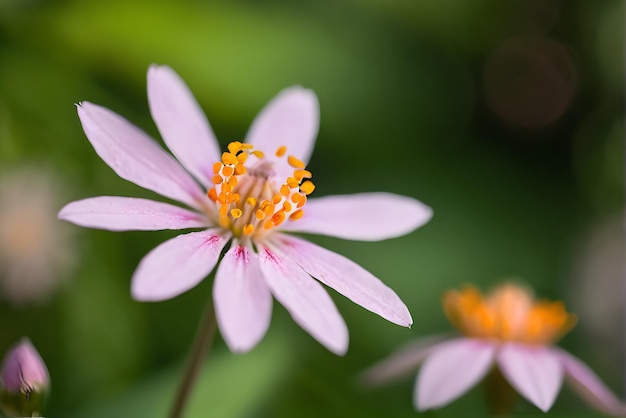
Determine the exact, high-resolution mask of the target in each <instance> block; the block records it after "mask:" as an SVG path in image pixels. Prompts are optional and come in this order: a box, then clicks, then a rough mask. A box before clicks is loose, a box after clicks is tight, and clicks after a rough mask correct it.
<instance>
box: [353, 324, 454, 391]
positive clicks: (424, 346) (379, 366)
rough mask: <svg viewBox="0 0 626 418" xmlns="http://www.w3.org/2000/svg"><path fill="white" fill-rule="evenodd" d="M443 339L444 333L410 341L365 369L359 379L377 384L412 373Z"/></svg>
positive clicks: (372, 384) (366, 382) (365, 382)
mask: <svg viewBox="0 0 626 418" xmlns="http://www.w3.org/2000/svg"><path fill="white" fill-rule="evenodd" d="M443 339H445V336H444V335H435V336H430V337H425V338H420V339H419V340H417V341H412V342H411V343H409V344H407V345H406V346H404V347H402V348H401V349H400V350H398V351H397V352H396V353H393V354H392V355H390V356H389V357H387V358H385V359H383V360H381V361H379V362H378V363H376V364H374V365H373V366H372V367H370V368H369V369H367V370H366V371H365V372H363V374H361V376H360V380H361V381H362V382H363V383H364V384H366V385H368V386H379V385H383V384H386V383H389V382H391V381H394V380H396V379H400V378H402V377H405V376H408V375H410V374H413V373H415V370H416V369H417V366H418V365H419V364H420V363H421V362H422V361H424V359H426V357H427V356H428V355H429V354H430V353H432V351H433V348H434V347H436V345H437V344H438V343H440V342H441V341H442V340H443Z"/></svg>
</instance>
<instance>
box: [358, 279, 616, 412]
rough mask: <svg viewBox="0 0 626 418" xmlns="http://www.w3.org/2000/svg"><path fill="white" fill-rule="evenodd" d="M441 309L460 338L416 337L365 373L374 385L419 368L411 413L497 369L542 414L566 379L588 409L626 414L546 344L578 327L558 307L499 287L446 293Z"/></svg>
mask: <svg viewBox="0 0 626 418" xmlns="http://www.w3.org/2000/svg"><path fill="white" fill-rule="evenodd" d="M443 306H444V311H445V313H446V315H447V317H448V319H449V320H450V322H452V324H453V325H455V326H456V328H457V329H458V330H459V331H460V332H461V333H462V334H463V337H456V338H445V337H430V338H427V339H424V340H418V341H417V342H416V343H414V344H413V345H411V346H409V347H407V348H405V349H404V350H402V351H400V352H399V353H397V354H395V355H392V356H391V357H389V358H388V359H386V360H383V361H382V362H381V363H379V364H377V365H375V366H374V367H372V368H371V369H370V370H368V371H367V372H366V373H365V375H364V377H365V379H366V381H369V382H370V383H374V384H380V383H383V382H385V381H388V380H391V379H394V378H396V377H398V376H400V375H402V374H404V373H405V372H406V371H407V370H412V369H414V368H415V367H417V366H418V365H419V364H420V363H424V364H423V365H422V367H421V371H420V372H419V374H418V376H417V383H416V385H415V392H414V398H413V400H414V403H415V407H416V408H417V410H419V411H424V410H427V409H433V408H439V407H442V406H444V405H446V404H448V403H450V402H452V401H453V400H455V399H456V398H458V397H460V396H461V395H463V394H464V393H465V392H466V391H468V390H469V389H470V388H471V387H472V386H474V385H475V384H477V383H478V382H479V381H481V380H482V379H483V378H484V377H485V376H486V374H487V372H488V371H490V370H492V371H493V370H498V371H499V372H500V373H502V375H503V376H504V378H505V379H506V380H507V381H508V382H509V383H510V385H511V386H512V387H513V388H514V389H515V390H516V391H517V392H519V393H520V394H521V395H522V396H523V397H524V398H526V399H527V400H528V401H530V402H531V403H533V404H534V405H536V406H537V407H538V408H539V409H541V410H542V411H544V412H545V411H547V410H549V409H550V407H551V406H552V404H553V403H554V400H555V399H556V396H557V394H558V392H559V389H560V387H561V384H562V382H563V378H564V377H565V379H566V381H568V382H569V383H570V384H571V386H572V388H573V389H574V390H575V391H576V392H578V394H579V395H580V396H581V398H582V399H583V400H585V401H586V402H587V403H588V404H589V405H591V406H593V407H595V408H596V409H598V410H599V411H601V412H604V413H606V414H609V415H614V416H626V409H625V408H624V406H623V405H622V403H621V402H620V401H619V400H618V399H617V398H616V397H615V396H614V395H613V393H611V391H610V390H609V389H607V387H606V386H605V385H604V384H603V383H602V382H601V381H600V380H599V379H598V377H597V376H596V375H595V374H594V373H593V372H592V371H591V370H590V369H589V368H588V367H587V366H586V365H585V364H584V363H582V362H581V361H580V360H579V359H577V358H576V357H574V356H572V355H571V354H569V353H567V352H566V351H564V350H561V349H559V348H557V347H553V346H552V345H551V344H552V343H553V342H554V341H555V340H556V339H558V338H559V337H561V336H562V335H563V334H565V333H566V332H567V331H569V330H570V329H571V328H572V327H573V326H574V324H575V322H576V319H575V317H574V316H573V315H572V314H570V313H568V312H567V311H566V310H565V306H564V305H563V303H562V302H549V301H545V300H540V301H534V300H533V297H532V294H531V293H530V292H529V291H528V290H527V289H525V288H523V287H520V286H517V285H513V284H505V285H502V286H500V287H498V288H496V289H495V290H494V291H493V292H492V293H491V294H489V295H488V296H487V297H483V296H482V295H481V294H480V292H479V291H478V290H476V289H475V288H473V287H467V288H466V289H464V290H461V291H449V292H447V293H446V294H445V296H444V300H443ZM494 367H495V369H494Z"/></svg>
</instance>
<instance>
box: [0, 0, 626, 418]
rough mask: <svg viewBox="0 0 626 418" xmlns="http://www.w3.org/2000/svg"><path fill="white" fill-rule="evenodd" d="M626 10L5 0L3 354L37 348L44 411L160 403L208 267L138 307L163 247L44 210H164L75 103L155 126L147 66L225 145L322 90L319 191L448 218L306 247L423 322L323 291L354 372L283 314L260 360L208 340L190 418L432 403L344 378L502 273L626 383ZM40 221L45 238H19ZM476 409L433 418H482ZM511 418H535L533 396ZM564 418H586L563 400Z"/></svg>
mask: <svg viewBox="0 0 626 418" xmlns="http://www.w3.org/2000/svg"><path fill="white" fill-rule="evenodd" d="M623 22H624V3H623V1H618V0H603V1H597V2H592V1H584V0H578V1H576V0H570V1H565V0H563V1H558V0H510V1H502V0H474V1H471V2H469V1H462V0H459V1H454V0H347V1H339V2H337V1H332V0H317V1H316V0H304V1H298V2H292V1H287V0H270V1H263V2H260V1H252V0H239V1H225V0H224V1H213V2H204V1H200V0H196V1H190V0H187V1H178V2H174V1H165V0H126V1H120V0H110V1H99V2H96V1H86V0H62V1H44V0H0V175H1V176H2V177H1V178H0V185H2V186H1V187H0V191H2V190H4V192H3V193H0V217H2V216H5V217H8V218H7V219H9V220H7V221H5V223H4V224H2V225H5V226H4V229H5V232H6V231H8V230H9V228H8V227H7V226H6V225H13V226H15V225H18V224H20V222H21V224H20V225H22V228H24V229H19V228H18V229H17V232H14V235H11V234H10V233H4V234H2V235H1V236H0V239H2V240H4V241H3V242H0V263H1V264H0V274H1V275H2V276H0V282H2V281H4V282H6V283H8V284H4V285H2V286H0V289H2V292H3V293H2V296H3V297H2V300H1V301H0V324H1V327H2V332H1V333H0V351H4V350H6V349H7V348H8V347H9V346H10V345H12V344H13V343H15V342H16V341H17V340H19V339H20V338H21V337H22V336H29V337H30V338H31V340H32V341H33V343H34V345H35V346H36V347H37V348H38V350H39V351H40V353H41V355H42V356H43V357H44V359H45V360H46V363H47V365H48V368H49V370H50V374H51V378H52V390H51V394H50V395H51V396H50V399H49V403H48V407H49V408H48V414H47V415H48V416H50V417H70V418H71V417H76V418H78V417H87V416H88V417H92V418H97V417H164V416H165V415H166V412H167V410H168V408H169V404H170V401H171V399H172V397H173V393H174V389H175V387H176V385H177V383H178V380H179V377H180V373H181V371H182V365H183V362H184V358H185V356H186V354H187V351H188V348H189V346H190V343H191V340H192V338H193V335H194V331H195V328H196V325H197V323H198V321H199V317H200V313H201V311H202V308H203V305H204V303H205V301H206V299H207V298H209V297H210V292H211V284H212V280H211V278H210V279H209V280H205V281H204V282H203V283H202V284H201V285H200V286H198V287H196V288H195V289H193V290H192V291H190V292H188V293H186V294H184V295H182V296H180V297H178V298H176V299H174V300H170V301H167V302H162V303H138V302H135V301H133V300H132V299H131V297H130V292H129V289H130V277H131V275H132V273H133V270H134V268H135V267H136V265H137V263H138V262H139V260H140V259H141V257H142V256H143V255H144V254H146V253H147V252H148V251H149V250H150V249H151V248H153V247H154V246H156V245H157V244H158V243H160V242H161V241H163V240H165V239H167V238H168V237H171V236H174V235H175V233H174V232H171V231H170V232H153V233H147V232H146V233H143V232H127V233H113V232H106V231H96V230H87V229H81V228H78V227H76V226H73V225H69V224H63V223H61V222H60V221H56V212H57V211H58V210H59V209H60V208H61V207H62V206H63V205H64V204H65V203H67V202H69V201H71V200H74V199H78V198H84V197H89V196H98V195H126V196H143V197H149V198H152V197H155V195H153V194H152V193H151V192H147V191H144V190H141V189H140V188H138V187H137V186H134V185H132V184H130V183H128V182H125V181H124V180H121V179H119V178H117V176H116V175H115V174H114V173H113V172H112V171H111V170H110V169H109V168H108V167H107V166H106V165H105V164H104V163H103V162H102V161H100V160H99V158H98V157H97V156H96V154H95V152H94V151H93V149H92V148H91V146H90V144H89V143H88V141H87V139H86V138H85V136H84V134H83V132H82V129H81V127H80V124H79V121H78V118H77V116H76V112H75V109H74V106H73V104H74V103H76V102H78V101H81V100H89V101H92V102H95V103H98V104H101V105H104V106H107V107H109V108H111V109H113V110H115V111H116V112H118V113H120V114H122V115H124V116H125V117H127V118H128V119H129V120H131V121H133V122H134V123H136V124H137V125H139V126H141V127H142V128H143V129H145V130H146V131H147V132H149V133H150V134H151V135H153V137H155V138H158V132H157V130H156V128H155V126H154V124H153V123H152V121H151V120H150V116H149V112H148V108H147V104H146V87H145V76H146V71H147V68H148V66H149V65H150V64H151V63H158V64H168V65H170V66H171V67H172V68H174V69H175V70H176V71H177V72H178V73H179V74H180V75H181V76H182V77H183V78H184V79H185V80H186V82H187V83H188V84H189V86H190V87H191V89H192V90H193V92H194V94H195V95H196V97H197V98H198V100H199V102H200V103H201V105H202V107H203V108H204V110H205V111H206V113H207V115H208V117H209V119H210V121H211V123H212V126H213V128H214V130H215V132H216V134H217V136H218V137H219V138H220V140H221V142H222V145H225V144H226V143H227V142H228V141H231V140H234V139H242V138H243V137H244V135H245V132H246V130H247V127H248V126H249V124H250V122H251V121H252V120H253V118H254V116H255V115H256V113H257V112H258V111H259V110H260V109H261V108H262V107H263V105H264V104H265V103H266V102H267V101H269V99H270V98H272V97H273V96H274V95H275V94H276V93H277V92H278V91H280V90H281V89H282V88H284V87H287V86H290V85H293V84H302V85H304V86H306V87H309V88H312V89H313V90H314V91H315V92H316V93H317V94H318V96H319V100H320V104H321V127H320V133H319V137H318V142H317V147H316V150H315V153H314V155H313V159H312V161H311V164H310V168H311V171H312V172H313V173H314V176H315V180H316V181H315V182H316V185H317V189H316V192H315V195H316V196H323V195H327V194H337V193H353V192H361V191H378V190H384V191H390V192H395V193H400V194H405V195H409V196H414V197H416V198H417V199H419V200H421V201H423V202H424V203H426V204H428V205H430V206H432V207H433V208H434V213H435V216H434V218H433V220H432V221H431V222H430V223H429V224H427V225H426V226H424V227H423V228H421V229H419V230H417V231H416V232H414V233H412V234H410V235H408V236H405V237H402V238H398V239H394V240H389V241H386V242H379V243H358V242H348V241H343V240H339V239H331V238H325V237H311V239H312V240H313V241H314V242H316V243H320V244H323V245H324V246H326V247H328V248H330V249H332V250H335V251H337V252H339V253H341V254H344V255H346V256H348V257H350V258H352V259H353V260H355V261H356V262H358V263H360V264H361V265H363V266H364V267H366V268H367V269H368V270H370V271H372V272H373V273H374V274H376V275H377V276H379V277H380V278H382V279H383V281H385V282H386V283H387V284H389V285H390V286H391V287H392V288H393V289H394V290H396V292H397V293H398V294H399V295H400V296H401V297H402V298H403V300H404V301H405V302H406V304H407V305H408V307H409V309H410V310H411V312H412V314H413V318H414V321H415V323H414V326H413V328H412V329H411V330H407V329H404V328H401V327H398V326H395V325H392V324H390V323H387V322H386V321H384V320H382V319H380V318H379V317H377V316H375V315H373V314H371V313H369V312H367V311H365V310H364V309H362V308H360V307H358V306H356V305H354V304H352V303H351V302H349V301H347V300H345V299H344V298H342V297H340V296H338V295H336V294H335V293H333V292H332V291H331V294H332V295H333V298H334V299H335V301H336V303H337V305H338V307H339V310H340V311H341V313H342V314H343V315H344V317H345V319H346V322H347V324H348V327H349V329H350V333H351V344H350V349H349V351H348V354H347V355H346V356H345V358H340V357H337V356H334V355H333V354H331V353H329V352H328V351H326V350H325V349H324V348H323V347H322V346H321V345H320V344H318V343H317V342H316V341H314V340H313V339H312V338H311V337H310V336H309V335H307V334H306V333H305V332H304V331H303V330H301V329H300V328H299V327H298V326H297V325H296V324H295V323H294V322H293V321H292V320H291V319H290V317H289V315H288V314H287V312H286V311H285V310H284V309H283V308H282V307H281V306H280V305H279V304H277V303H275V304H274V314H273V319H272V325H271V327H270V330H269V332H268V334H267V336H266V337H265V339H264V340H263V341H262V342H261V343H260V344H259V346H258V347H257V348H255V349H254V350H253V351H252V352H250V353H248V354H245V355H234V354H231V353H230V352H229V351H228V350H227V349H226V347H225V345H224V344H223V342H222V340H221V339H219V337H218V339H217V340H216V342H215V345H214V348H213V351H212V353H211V355H210V358H209V361H208V362H207V363H206V367H205V369H204V371H203V374H202V376H201V380H200V383H199V385H198V387H197V390H196V391H195V392H194V396H193V399H192V402H191V405H190V408H189V413H188V416H189V417H294V416H299V417H320V416H327V417H345V416H359V417H381V416H385V417H405V416H407V417H410V416H415V415H418V414H417V412H415V411H414V410H413V407H412V401H411V397H412V390H413V384H414V378H412V377H411V378H407V379H405V380H401V381H399V382H397V383H395V384H391V385H390V386H387V387H384V388H378V389H374V390H371V389H364V388H362V387H360V386H359V385H358V384H357V381H356V375H357V374H358V373H359V372H361V371H363V370H364V369H365V368H367V367H368V366H369V365H371V364H372V363H374V362H376V361H377V360H379V359H381V358H383V357H384V356H386V355H388V354H389V353H391V352H392V351H394V350H395V349H397V348H398V347H399V346H401V345H402V344H404V343H406V342H409V341H411V340H413V339H415V338H418V337H420V336H423V335H427V334H431V333H438V332H442V331H448V330H450V326H449V325H448V323H447V321H446V319H445V318H444V316H443V313H442V311H441V307H440V296H441V294H442V292H443V291H445V290H446V289H448V288H450V287H457V286H460V285H462V284H465V283H470V282H471V283H476V284H478V285H479V286H481V287H483V288H485V289H487V288H489V287H490V286H492V285H494V284H496V283H498V282H499V281H500V280H502V279H506V278H517V279H520V280H523V281H525V282H527V283H528V284H530V285H531V286H533V287H534V288H535V290H536V293H537V294H538V295H539V296H541V297H548V298H553V299H563V300H565V302H566V304H567V306H568V307H569V308H570V310H572V311H574V312H576V313H577V314H578V315H579V324H578V326H577V327H576V328H574V330H573V331H572V332H571V333H570V334H569V335H568V336H566V337H565V338H564V340H563V341H562V343H561V344H562V346H564V347H565V348H567V349H568V350H570V351H571V352H573V353H574V354H575V355H577V356H579V357H581V358H582V359H583V360H584V361H586V362H587V363H588V364H589V365H590V366H591V367H592V368H594V370H596V371H597V373H598V374H599V375H600V376H601V377H602V378H603V379H604V380H605V381H606V382H607V383H608V385H609V386H610V387H611V388H612V389H613V390H615V391H616V392H618V393H622V392H623V390H624V383H623V378H624V375H625V373H624V370H625V368H624V323H623V318H624V312H623V307H622V305H623V300H624V280H623V278H624V271H623V270H624V265H623V255H624V244H623V239H622V233H621V232H620V231H621V224H622V222H623V219H624V212H623V190H624V189H623V187H624V185H623V166H624V164H623V163H624V161H623V157H624V146H623V144H624V120H623V116H624V100H623V92H624V60H623V51H624V29H623V26H624V25H623ZM6 190H10V191H12V192H10V193H9V192H6ZM20 204H22V205H24V206H25V207H29V208H31V209H33V210H34V212H37V210H39V213H34V214H32V215H30V213H31V212H29V211H25V210H19V209H18V210H15V208H19V207H20ZM3 208H4V209H3ZM7 208H9V209H7ZM11 208H13V211H11ZM7 213H9V214H12V215H10V216H13V217H12V218H11V217H10V216H9V215H7ZM15 213H19V214H20V216H21V218H20V216H17V217H16V215H15ZM35 217H37V219H38V220H37V222H34V221H32V222H31V220H32V219H34V218H35ZM0 222H1V219H0ZM29 233H30V234H33V236H35V237H36V239H34V241H33V242H36V245H35V244H32V242H31V241H29V240H28V239H27V238H23V239H22V238H19V237H24V236H27V235H28V234H29ZM15 234H18V238H17V239H18V241H20V244H24V245H14V242H15V239H16V236H15ZM22 241H24V243H23V242H22ZM29 243H31V244H32V245H30V246H29V245H28V244H29ZM20 257H22V258H21V259H20ZM16 260H17V261H16ZM19 260H22V261H19ZM16 263H18V265H17V267H15V264H16ZM19 263H22V264H19ZM37 263H39V264H37ZM16 270H17V271H18V272H22V273H23V275H26V276H27V277H26V276H24V277H21V276H19V275H18V276H15V274H14V272H15V271H16ZM15 277H18V279H15ZM27 279H28V280H27ZM482 396H483V394H482V392H481V389H480V388H477V389H474V390H472V391H471V392H470V393H469V394H468V395H467V396H464V397H463V398H461V399H460V400H458V401H457V402H455V403H454V404H453V405H451V406H448V407H446V408H443V409H442V410H439V411H435V412H428V413H426V414H424V415H425V416H431V417H439V416H441V417H448V416H449V417H457V416H468V415H475V416H482V415H484V414H485V411H486V410H485V407H484V406H483V403H482ZM516 412H517V413H518V414H519V415H521V416H531V415H537V416H540V415H543V414H540V413H539V411H538V410H537V409H535V408H534V407H532V406H530V405H528V404H525V403H523V402H521V403H520V404H519V405H518V410H517V411H516ZM553 415H554V416H559V415H560V416H580V417H592V416H596V415H595V414H594V413H593V412H591V411H590V410H589V409H587V408H586V407H583V406H582V403H581V401H580V400H578V399H577V398H576V397H575V396H574V395H573V394H572V392H571V391H569V390H568V389H565V390H563V391H562V393H561V395H560V396H559V398H558V400H557V402H556V404H555V406H554V408H553Z"/></svg>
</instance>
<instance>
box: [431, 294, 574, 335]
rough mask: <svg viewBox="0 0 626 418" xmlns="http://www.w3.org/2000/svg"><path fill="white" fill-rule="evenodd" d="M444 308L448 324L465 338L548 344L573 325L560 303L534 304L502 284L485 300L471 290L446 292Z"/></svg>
mask: <svg viewBox="0 0 626 418" xmlns="http://www.w3.org/2000/svg"><path fill="white" fill-rule="evenodd" d="M443 308H444V311H445V313H446V316H447V317H448V319H449V320H450V322H451V323H452V324H453V325H454V326H455V327H456V328H457V329H459V331H461V333H463V334H465V335H467V336H468V337H475V338H490V339H498V340H501V341H517V342H523V343H527V344H541V345H545V344H549V343H552V342H554V341H555V340H557V339H558V338H560V337H561V336H562V335H564V334H565V333H567V332H568V331H569V330H570V329H572V327H573V326H574V324H575V323H576V317H575V316H574V315H572V314H570V313H568V312H567V311H566V309H565V305H564V304H563V302H560V301H557V302H551V301H547V300H540V301H535V300H534V299H533V297H532V295H531V293H530V292H529V291H528V290H527V289H525V288H523V287H520V286H517V285H514V284H505V285H502V286H500V287H498V288H496V289H495V290H494V291H493V292H492V293H491V294H489V295H488V296H487V297H483V295H482V294H481V293H480V292H479V291H478V290H477V289H476V288H474V287H467V288H465V289H463V290H461V291H456V290H451V291H448V292H447V293H446V294H445V295H444V298H443Z"/></svg>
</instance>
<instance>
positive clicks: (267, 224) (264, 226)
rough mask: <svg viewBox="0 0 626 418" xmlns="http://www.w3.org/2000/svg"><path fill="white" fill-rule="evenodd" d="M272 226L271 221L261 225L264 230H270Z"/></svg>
mask: <svg viewBox="0 0 626 418" xmlns="http://www.w3.org/2000/svg"><path fill="white" fill-rule="evenodd" d="M273 226H274V222H272V221H267V222H265V223H264V224H263V228H264V229H270V228H272V227H273Z"/></svg>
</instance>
